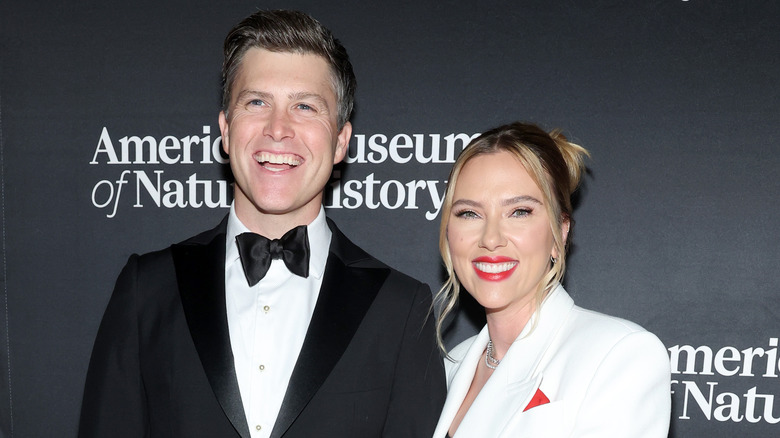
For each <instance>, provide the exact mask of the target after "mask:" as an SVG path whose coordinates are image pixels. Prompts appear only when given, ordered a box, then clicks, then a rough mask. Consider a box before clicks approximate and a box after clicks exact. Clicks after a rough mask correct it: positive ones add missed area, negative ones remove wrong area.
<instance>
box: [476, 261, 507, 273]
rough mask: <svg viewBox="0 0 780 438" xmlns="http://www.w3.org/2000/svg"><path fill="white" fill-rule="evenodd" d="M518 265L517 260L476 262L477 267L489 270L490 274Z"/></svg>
mask: <svg viewBox="0 0 780 438" xmlns="http://www.w3.org/2000/svg"><path fill="white" fill-rule="evenodd" d="M515 265H517V262H504V263H485V262H477V263H474V266H476V267H477V269H479V270H480V271H482V272H487V273H488V274H498V273H499V272H506V271H508V270H510V269H512V268H514V267H515Z"/></svg>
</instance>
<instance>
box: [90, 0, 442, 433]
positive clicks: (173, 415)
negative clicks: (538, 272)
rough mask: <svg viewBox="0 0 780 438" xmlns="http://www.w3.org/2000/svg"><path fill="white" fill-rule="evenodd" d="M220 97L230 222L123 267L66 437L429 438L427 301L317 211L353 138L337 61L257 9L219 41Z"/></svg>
mask: <svg viewBox="0 0 780 438" xmlns="http://www.w3.org/2000/svg"><path fill="white" fill-rule="evenodd" d="M223 84H224V88H223V94H224V96H223V110H222V112H221V113H220V115H219V125H220V129H221V131H222V138H223V147H224V149H225V151H226V152H227V153H228V154H229V155H230V162H231V168H232V170H233V174H234V177H235V181H236V183H235V200H234V203H233V205H232V207H231V209H230V213H229V214H228V217H227V218H225V220H223V221H222V223H221V224H220V225H219V226H217V227H216V228H215V229H213V230H210V231H207V232H205V233H202V234H200V235H198V236H196V237H193V238H191V239H189V240H187V241H185V242H183V243H180V244H176V245H173V246H171V247H170V248H168V249H165V250H162V251H158V252H154V253H150V254H146V255H142V256H136V255H133V256H131V257H130V260H129V261H128V263H127V265H126V266H125V268H124V270H123V271H122V273H121V274H120V276H119V279H118V280H117V285H116V288H115V290H114V294H113V296H112V298H111V300H110V302H109V305H108V308H107V309H106V313H105V315H104V317H103V321H102V323H101V326H100V330H99V333H98V336H97V339H96V341H95V346H94V350H93V353H92V359H91V361H90V366H89V372H88V375H87V383H86V386H85V393H84V402H83V405H82V413H81V424H80V430H79V435H80V436H82V437H92V436H100V437H103V436H111V437H124V436H128V437H140V436H152V437H186V436H195V437H234V436H235V437H238V436H241V437H313V436H326V437H360V438H365V437H375V436H376V437H378V436H385V437H416V436H420V437H422V436H425V437H428V436H430V435H431V434H432V432H433V428H434V427H435V424H436V420H437V418H438V416H439V413H440V410H441V406H442V404H443V400H444V392H445V386H444V375H443V367H442V361H441V358H440V356H439V355H438V352H437V350H436V345H435V341H434V339H435V338H434V334H433V329H432V318H428V317H427V316H428V312H429V308H430V290H429V289H428V287H427V286H425V285H423V284H421V283H419V282H417V281H416V280H413V279H411V278H409V277H407V276H405V275H403V274H401V273H399V272H397V271H395V270H393V269H391V268H389V267H387V266H385V265H383V264H382V263H380V262H378V261H377V260H375V259H373V258H372V257H371V256H369V255H368V254H366V253H365V252H364V251H362V250H361V249H360V248H358V247H357V246H355V245H354V244H353V243H352V242H350V241H349V240H348V239H347V238H346V237H345V236H344V235H343V234H341V232H340V231H339V230H338V228H337V227H336V226H335V225H334V224H333V223H332V222H330V221H329V220H327V219H326V218H325V215H324V209H323V207H322V196H323V189H324V187H325V185H326V183H327V181H328V179H329V177H330V174H331V170H332V167H333V165H334V164H335V163H338V162H339V161H341V160H342V159H343V157H344V155H345V153H346V150H347V147H348V144H349V138H350V135H351V131H352V126H351V124H350V122H349V116H350V113H351V110H352V102H353V94H354V89H355V78H354V74H353V73H352V67H351V64H350V62H349V59H348V57H347V53H346V51H345V49H344V48H343V47H342V46H341V44H340V43H339V42H338V41H337V40H335V39H334V38H333V36H332V35H331V34H330V32H329V31H328V30H327V29H325V28H324V27H322V26H321V25H320V24H319V23H318V22H317V21H315V20H314V19H312V18H311V17H309V16H308V15H305V14H302V13H298V12H289V11H273V12H267V11H261V12H258V13H256V14H254V15H252V16H250V17H248V18H247V19H245V20H244V21H243V22H241V23H240V24H239V25H238V26H236V27H235V28H234V29H233V30H232V31H231V33H230V34H229V35H228V37H227V39H226V40H225V62H224V65H223ZM258 235H262V236H265V238H263V237H259V236H258ZM266 238H267V239H266ZM307 250H309V251H307ZM307 253H308V254H307Z"/></svg>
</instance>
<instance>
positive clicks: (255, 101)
mask: <svg viewBox="0 0 780 438" xmlns="http://www.w3.org/2000/svg"><path fill="white" fill-rule="evenodd" d="M249 105H253V106H262V105H265V102H264V101H262V100H260V99H253V100H250V101H249Z"/></svg>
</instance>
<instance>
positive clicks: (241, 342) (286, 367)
mask: <svg viewBox="0 0 780 438" xmlns="http://www.w3.org/2000/svg"><path fill="white" fill-rule="evenodd" d="M248 231H249V229H248V228H247V227H246V226H244V224H242V223H241V221H240V220H239V219H238V217H237V216H236V213H235V206H231V207H230V213H229V217H228V225H227V238H226V242H225V244H226V247H225V249H226V251H225V301H226V305H227V320H228V329H229V330H230V344H231V347H232V349H233V360H234V364H235V368H236V376H237V378H238V387H239V390H240V391H241V401H242V403H243V405H244V412H245V414H246V419H247V424H248V425H249V430H250V433H251V435H252V437H253V438H254V437H257V438H265V437H268V436H270V434H271V430H272V429H273V426H274V423H275V422H276V418H277V416H278V415H279V409H280V408H281V405H282V400H283V399H284V395H285V393H286V392H287V385H288V383H289V381H290V376H291V375H292V371H293V367H294V366H295V362H296V361H297V359H298V355H299V353H300V351H301V346H302V345H303V340H304V337H305V336H306V331H307V329H308V327H309V322H310V321H311V316H312V313H313V312H314V306H315V304H316V303H317V297H318V296H319V292H320V286H321V285H322V276H323V273H324V272H325V263H326V261H327V258H328V252H329V248H330V239H331V232H330V229H329V228H328V224H327V222H326V221H325V210H324V209H323V208H322V207H320V213H319V215H318V216H317V218H316V219H314V221H313V222H312V223H311V224H309V225H308V227H307V231H308V235H309V248H310V256H309V277H308V278H303V277H299V276H297V275H295V274H293V273H291V272H290V271H289V270H288V269H287V266H285V264H284V262H283V261H282V260H273V261H272V262H271V267H270V269H269V270H268V273H267V274H266V275H265V277H263V279H262V280H260V282H259V283H257V284H256V285H254V286H252V287H249V285H248V283H247V280H246V277H245V276H244V271H243V269H242V266H241V259H240V258H239V255H238V247H237V245H236V236H238V235H239V234H241V233H245V232H248Z"/></svg>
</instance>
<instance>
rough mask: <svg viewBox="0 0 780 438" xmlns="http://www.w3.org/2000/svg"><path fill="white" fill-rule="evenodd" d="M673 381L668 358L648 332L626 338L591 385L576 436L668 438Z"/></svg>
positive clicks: (578, 417)
mask: <svg viewBox="0 0 780 438" xmlns="http://www.w3.org/2000/svg"><path fill="white" fill-rule="evenodd" d="M670 379H671V372H670V367H669V357H668V356H667V354H666V348H665V347H664V345H663V344H662V343H661V341H660V340H659V339H658V338H657V337H656V336H655V335H653V334H652V333H649V332H646V331H638V332H633V333H630V334H628V335H626V336H625V337H623V338H622V339H621V340H620V341H618V342H617V343H616V344H615V345H614V346H613V347H612V349H611V350H610V351H609V353H608V354H607V355H606V356H605V357H604V359H603V360H602V362H601V364H600V365H599V367H598V369H597V370H596V372H595V374H594V376H593V379H592V380H591V382H590V383H589V385H588V389H587V392H586V395H585V398H584V400H583V403H582V405H581V406H580V411H579V412H578V413H577V416H576V420H575V421H576V422H575V425H574V431H575V433H574V434H573V435H572V436H576V437H583V438H584V437H588V438H591V437H592V438H596V437H607V436H609V437H635V438H666V436H667V434H668V432H669V422H670V418H671V382H670Z"/></svg>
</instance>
